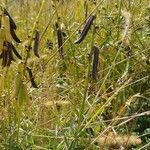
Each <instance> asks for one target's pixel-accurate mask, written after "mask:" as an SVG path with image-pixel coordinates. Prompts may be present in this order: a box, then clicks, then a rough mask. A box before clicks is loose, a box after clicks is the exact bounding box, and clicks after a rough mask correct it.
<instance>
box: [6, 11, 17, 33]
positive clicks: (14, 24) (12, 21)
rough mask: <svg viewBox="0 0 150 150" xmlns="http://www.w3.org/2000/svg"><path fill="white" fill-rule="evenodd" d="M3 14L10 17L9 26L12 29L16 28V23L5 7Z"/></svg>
mask: <svg viewBox="0 0 150 150" xmlns="http://www.w3.org/2000/svg"><path fill="white" fill-rule="evenodd" d="M4 14H5V15H7V16H8V17H9V19H10V28H12V29H15V30H16V29H17V26H16V23H15V21H14V20H13V19H12V17H11V16H10V14H9V13H8V11H7V10H6V8H5V9H4Z"/></svg>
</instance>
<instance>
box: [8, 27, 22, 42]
mask: <svg viewBox="0 0 150 150" xmlns="http://www.w3.org/2000/svg"><path fill="white" fill-rule="evenodd" d="M10 33H11V36H12V37H13V39H14V40H15V41H16V42H17V43H21V41H20V39H19V38H18V37H17V35H16V33H15V31H14V29H13V28H10Z"/></svg>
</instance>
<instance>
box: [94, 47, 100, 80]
mask: <svg viewBox="0 0 150 150" xmlns="http://www.w3.org/2000/svg"><path fill="white" fill-rule="evenodd" d="M93 51H94V58H93V66H92V77H93V79H94V80H97V72H98V71H97V67H98V56H99V48H98V47H97V46H94V47H93Z"/></svg>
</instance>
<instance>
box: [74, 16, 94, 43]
mask: <svg viewBox="0 0 150 150" xmlns="http://www.w3.org/2000/svg"><path fill="white" fill-rule="evenodd" d="M94 19H95V16H94V15H91V16H90V17H89V18H88V20H87V22H86V24H85V26H84V28H83V30H82V32H81V34H80V36H79V38H78V39H77V40H76V41H75V44H80V43H81V42H82V41H83V40H84V38H85V37H86V35H87V33H88V31H89V29H90V27H91V25H92V23H93V21H94Z"/></svg>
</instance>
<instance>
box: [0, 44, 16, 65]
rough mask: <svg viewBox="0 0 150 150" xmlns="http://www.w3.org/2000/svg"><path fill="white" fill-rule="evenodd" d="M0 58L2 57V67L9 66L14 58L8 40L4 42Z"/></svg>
mask: <svg viewBox="0 0 150 150" xmlns="http://www.w3.org/2000/svg"><path fill="white" fill-rule="evenodd" d="M0 58H2V66H3V67H6V66H10V64H11V61H14V60H15V59H14V57H13V53H12V47H11V46H10V44H9V43H8V42H4V47H3V50H2V53H1V55H0Z"/></svg>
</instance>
